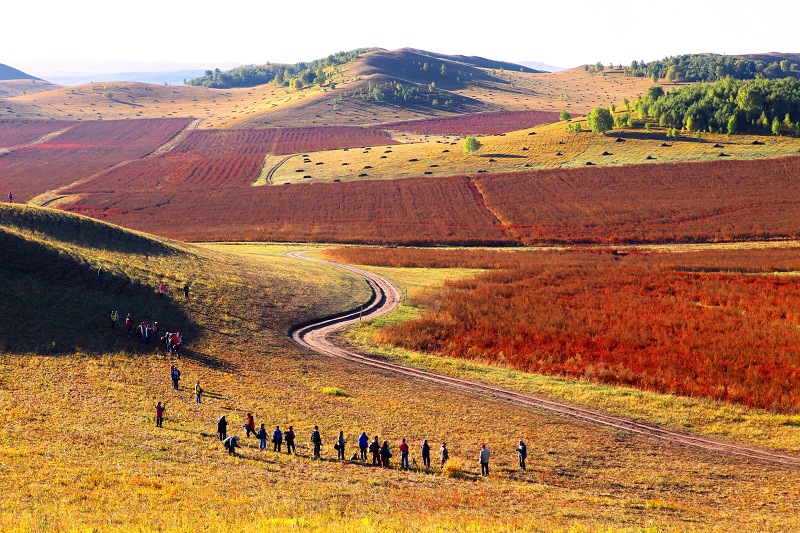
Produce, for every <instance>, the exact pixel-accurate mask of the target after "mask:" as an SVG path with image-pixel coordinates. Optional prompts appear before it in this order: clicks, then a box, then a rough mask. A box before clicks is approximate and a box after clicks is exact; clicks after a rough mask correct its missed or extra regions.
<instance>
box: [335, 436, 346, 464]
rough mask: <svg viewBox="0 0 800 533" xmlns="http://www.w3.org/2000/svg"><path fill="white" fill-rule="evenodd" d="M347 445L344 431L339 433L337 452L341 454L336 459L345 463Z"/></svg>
mask: <svg viewBox="0 0 800 533" xmlns="http://www.w3.org/2000/svg"><path fill="white" fill-rule="evenodd" d="M346 443H347V441H346V440H344V431H339V436H338V437H336V451H337V452H339V454H338V455H337V456H336V457H337V459H341V460H342V461H344V445H345V444H346Z"/></svg>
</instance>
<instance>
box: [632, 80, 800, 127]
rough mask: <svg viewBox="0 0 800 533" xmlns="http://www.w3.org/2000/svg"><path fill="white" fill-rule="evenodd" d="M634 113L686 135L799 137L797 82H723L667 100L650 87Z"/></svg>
mask: <svg viewBox="0 0 800 533" xmlns="http://www.w3.org/2000/svg"><path fill="white" fill-rule="evenodd" d="M635 109H636V111H637V113H639V115H640V118H642V119H644V118H650V119H653V120H654V121H655V122H657V123H658V124H659V125H661V126H666V127H669V128H677V129H683V130H687V131H711V132H720V133H729V134H733V133H745V132H748V133H767V134H769V133H773V134H776V135H783V134H789V135H800V122H798V121H800V80H797V79H794V78H784V79H780V80H768V79H765V78H760V79H755V80H734V79H732V78H726V79H724V80H722V81H720V82H717V83H714V84H708V83H702V84H696V85H689V86H685V87H680V88H678V89H675V90H673V91H670V92H669V93H666V94H665V93H664V91H663V90H662V89H661V88H660V87H651V88H650V90H649V91H648V93H647V94H646V95H645V96H643V97H641V96H640V98H639V100H638V101H637V102H636V106H635Z"/></svg>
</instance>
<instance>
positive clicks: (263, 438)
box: [256, 424, 267, 450]
mask: <svg viewBox="0 0 800 533" xmlns="http://www.w3.org/2000/svg"><path fill="white" fill-rule="evenodd" d="M256 438H257V439H258V449H259V450H265V449H267V428H265V427H264V424H261V427H260V428H258V433H256Z"/></svg>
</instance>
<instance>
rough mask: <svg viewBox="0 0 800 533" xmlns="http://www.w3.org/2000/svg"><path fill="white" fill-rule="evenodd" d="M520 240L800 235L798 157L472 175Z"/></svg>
mask: <svg viewBox="0 0 800 533" xmlns="http://www.w3.org/2000/svg"><path fill="white" fill-rule="evenodd" d="M474 181H475V183H476V185H477V187H478V190H479V191H480V192H481V193H482V195H483V198H484V201H485V203H486V206H487V207H488V208H489V209H490V210H491V211H492V212H493V213H494V214H495V215H496V216H497V217H498V218H499V219H500V221H501V222H502V223H503V224H504V226H505V227H506V228H507V229H508V231H509V234H510V235H513V236H515V237H516V238H517V239H519V241H520V242H522V243H525V244H534V243H636V242H691V241H697V242H709V241H710V242H715V241H730V240H747V239H750V240H752V239H764V238H783V237H789V238H798V237H800V187H798V186H799V185H800V157H786V158H782V159H768V160H760V161H714V162H709V163H678V164H669V165H631V166H623V167H606V168H602V167H592V168H576V169H569V170H544V171H539V172H524V173H515V174H503V175H493V176H486V177H480V176H479V177H476V178H475V180H474Z"/></svg>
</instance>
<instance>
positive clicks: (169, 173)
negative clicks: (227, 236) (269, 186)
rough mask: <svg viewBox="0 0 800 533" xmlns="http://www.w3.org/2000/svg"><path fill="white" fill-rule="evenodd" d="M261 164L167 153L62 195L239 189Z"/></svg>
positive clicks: (251, 157)
mask: <svg viewBox="0 0 800 533" xmlns="http://www.w3.org/2000/svg"><path fill="white" fill-rule="evenodd" d="M263 163H264V156H263V155H260V154H248V155H238V154H225V153H223V155H206V156H198V155H190V154H172V153H169V154H166V155H163V156H161V157H155V158H152V159H139V160H137V161H132V162H131V163H129V164H127V165H123V166H120V167H116V168H113V169H111V170H109V171H107V172H104V173H102V174H101V175H99V176H97V177H96V178H95V179H92V180H90V181H87V182H85V183H80V184H77V185H75V186H73V187H69V188H67V189H63V190H62V191H61V192H62V193H66V194H74V193H79V194H83V193H115V192H133V191H148V190H151V189H166V190H169V191H171V194H182V193H184V192H191V191H195V192H196V191H198V190H204V189H216V188H219V187H239V188H241V187H247V186H248V185H250V183H252V182H253V180H254V179H255V178H256V177H257V176H258V173H259V171H260V170H261V165H262V164H263Z"/></svg>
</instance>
